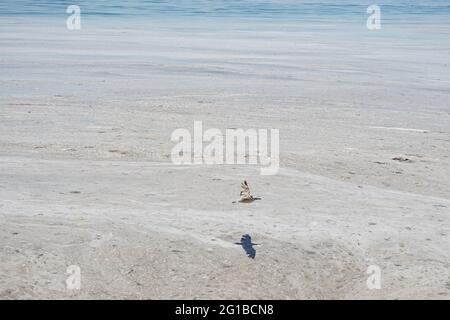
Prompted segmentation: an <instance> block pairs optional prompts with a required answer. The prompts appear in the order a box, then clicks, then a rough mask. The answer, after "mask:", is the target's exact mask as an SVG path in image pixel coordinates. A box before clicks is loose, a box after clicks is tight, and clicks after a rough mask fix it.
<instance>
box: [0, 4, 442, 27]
mask: <svg viewBox="0 0 450 320" xmlns="http://www.w3.org/2000/svg"><path fill="white" fill-rule="evenodd" d="M371 4H377V5H379V6H380V7H381V9H382V14H383V15H384V18H388V19H390V18H395V17H398V16H416V17H418V18H427V17H437V16H439V17H445V18H448V17H450V1H449V0H429V1H414V0H413V1H411V0H409V1H408V0H387V1H379V2H377V1H373V0H371V1H365V0H363V1H357V0H337V1H332V0H328V1H313V0H131V1H117V0H97V1H83V0H75V1H74V0H70V1H65V0H62V1H56V0H46V1H45V0H44V1H31V0H2V1H1V2H0V15H1V16H29V15H42V16H58V15H67V14H66V12H65V10H66V8H67V6H69V5H78V6H80V7H81V10H82V14H83V15H87V16H121V17H158V16H162V17H208V18H257V19H327V18H333V17H335V18H339V17H341V18H342V17H344V18H347V19H352V18H355V19H359V18H364V17H366V16H367V13H366V9H367V7H368V6H369V5H371ZM448 22H449V23H450V20H448Z"/></svg>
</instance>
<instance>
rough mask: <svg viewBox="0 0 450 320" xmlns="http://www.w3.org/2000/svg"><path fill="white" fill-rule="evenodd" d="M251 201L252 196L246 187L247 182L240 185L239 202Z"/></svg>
mask: <svg viewBox="0 0 450 320" xmlns="http://www.w3.org/2000/svg"><path fill="white" fill-rule="evenodd" d="M248 200H253V196H252V194H251V193H250V188H249V187H248V184H247V181H245V180H244V182H242V183H241V200H240V201H248Z"/></svg>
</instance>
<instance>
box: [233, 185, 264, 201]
mask: <svg viewBox="0 0 450 320" xmlns="http://www.w3.org/2000/svg"><path fill="white" fill-rule="evenodd" d="M255 200H261V198H258V197H254V196H252V194H251V193H250V188H249V187H248V184H247V181H245V180H244V182H242V183H241V199H239V201H233V203H236V202H244V203H250V202H253V201H255Z"/></svg>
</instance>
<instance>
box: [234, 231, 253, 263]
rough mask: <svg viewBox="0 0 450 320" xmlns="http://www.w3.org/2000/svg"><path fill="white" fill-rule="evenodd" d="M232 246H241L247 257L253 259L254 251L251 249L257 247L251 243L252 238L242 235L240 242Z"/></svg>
mask: <svg viewBox="0 0 450 320" xmlns="http://www.w3.org/2000/svg"><path fill="white" fill-rule="evenodd" d="M234 244H237V245H241V246H242V248H243V249H244V251H245V253H246V254H247V257H249V258H251V259H255V256H256V249H255V248H253V246H257V245H258V244H257V243H252V237H250V235H248V234H244V235H243V236H242V237H241V242H235V243H234Z"/></svg>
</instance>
